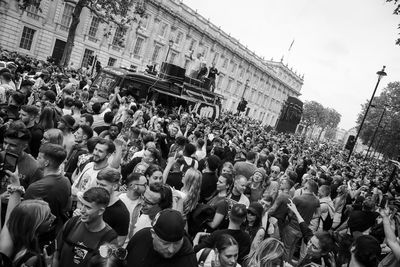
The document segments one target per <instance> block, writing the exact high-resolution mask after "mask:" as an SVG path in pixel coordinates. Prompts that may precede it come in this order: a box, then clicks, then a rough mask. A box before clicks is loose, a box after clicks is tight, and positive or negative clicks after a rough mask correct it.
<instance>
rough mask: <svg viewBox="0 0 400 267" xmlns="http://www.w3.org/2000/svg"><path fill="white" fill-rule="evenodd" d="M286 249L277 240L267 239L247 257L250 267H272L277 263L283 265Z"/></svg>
mask: <svg viewBox="0 0 400 267" xmlns="http://www.w3.org/2000/svg"><path fill="white" fill-rule="evenodd" d="M283 256H284V247H283V243H282V242H281V241H279V240H278V239H276V238H272V237H270V238H267V239H265V240H264V241H263V242H261V244H260V245H259V246H258V247H257V248H256V249H255V250H253V251H251V252H250V253H249V255H248V256H247V257H246V261H247V266H249V267H272V266H276V261H280V262H281V266H282V265H283Z"/></svg>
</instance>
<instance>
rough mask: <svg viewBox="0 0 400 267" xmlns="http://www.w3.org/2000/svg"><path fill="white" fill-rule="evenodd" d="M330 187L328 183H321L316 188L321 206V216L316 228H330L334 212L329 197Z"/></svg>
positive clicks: (326, 229)
mask: <svg viewBox="0 0 400 267" xmlns="http://www.w3.org/2000/svg"><path fill="white" fill-rule="evenodd" d="M330 195H331V188H330V186H329V185H321V186H320V187H319V189H318V196H319V204H320V206H321V217H320V220H319V227H318V229H320V230H321V229H322V230H325V231H328V230H330V228H331V227H332V223H333V217H334V214H335V207H334V204H333V201H332V199H331V197H330Z"/></svg>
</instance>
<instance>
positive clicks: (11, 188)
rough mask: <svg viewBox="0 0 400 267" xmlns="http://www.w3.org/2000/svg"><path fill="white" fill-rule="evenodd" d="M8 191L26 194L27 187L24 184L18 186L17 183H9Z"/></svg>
mask: <svg viewBox="0 0 400 267" xmlns="http://www.w3.org/2000/svg"><path fill="white" fill-rule="evenodd" d="M7 192H8V193H10V194H12V193H15V192H18V193H20V194H21V195H23V194H25V188H24V187H23V186H21V185H20V186H17V185H8V186H7Z"/></svg>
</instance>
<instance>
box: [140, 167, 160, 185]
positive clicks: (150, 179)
mask: <svg viewBox="0 0 400 267" xmlns="http://www.w3.org/2000/svg"><path fill="white" fill-rule="evenodd" d="M144 175H145V176H146V178H147V183H148V184H149V185H151V184H157V183H158V184H162V183H163V171H162V169H161V167H160V166H158V165H156V164H151V165H150V166H149V167H148V168H147V170H146V172H145V173H144Z"/></svg>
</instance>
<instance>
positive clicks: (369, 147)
mask: <svg viewBox="0 0 400 267" xmlns="http://www.w3.org/2000/svg"><path fill="white" fill-rule="evenodd" d="M385 112H386V109H385V108H383V110H382V114H381V116H380V118H379V121H378V125H377V126H376V128H375V131H374V135H373V136H372V140H371V143H370V144H369V146H368V150H367V154H365V158H364V160H366V159H367V158H368V154H369V151H370V149H371V146H372V144H373V143H374V141H375V136H376V133H377V132H378V129H379V126H380V125H381V122H382V119H383V116H385Z"/></svg>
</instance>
